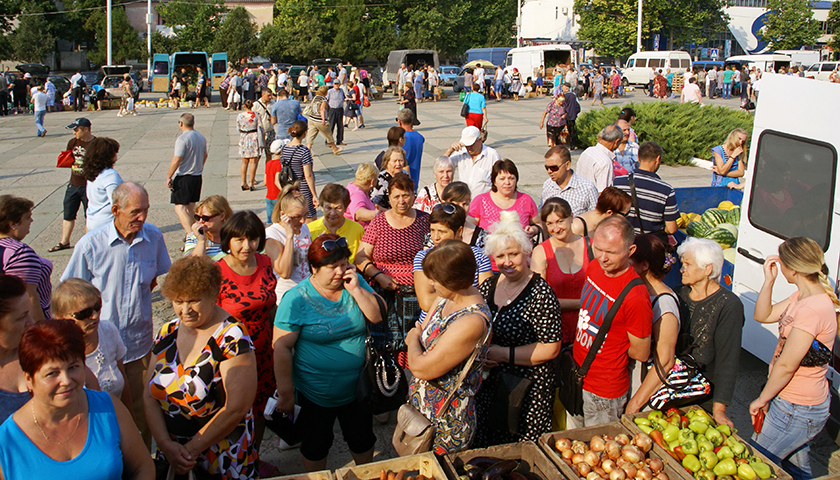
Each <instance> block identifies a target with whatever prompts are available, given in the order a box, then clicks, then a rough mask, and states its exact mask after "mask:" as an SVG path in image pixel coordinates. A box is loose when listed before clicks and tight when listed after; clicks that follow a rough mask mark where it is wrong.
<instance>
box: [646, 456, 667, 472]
mask: <svg viewBox="0 0 840 480" xmlns="http://www.w3.org/2000/svg"><path fill="white" fill-rule="evenodd" d="M648 466H649V467H650V469H651V470H653V473H654V474H657V473H659V472H661V471H662V469H663V468H664V467H665V465H664V464H663V463H662V460H660V459H658V458H651V459H650V460H649V461H648Z"/></svg>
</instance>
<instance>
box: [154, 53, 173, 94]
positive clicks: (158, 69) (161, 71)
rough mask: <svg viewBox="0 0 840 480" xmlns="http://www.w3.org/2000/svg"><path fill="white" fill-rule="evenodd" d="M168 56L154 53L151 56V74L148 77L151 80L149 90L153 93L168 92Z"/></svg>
mask: <svg viewBox="0 0 840 480" xmlns="http://www.w3.org/2000/svg"><path fill="white" fill-rule="evenodd" d="M169 74H170V65H169V55H166V54H165V53H155V54H154V55H152V72H151V73H150V74H149V77H150V78H151V79H152V86H151V90H152V91H153V92H168V91H169Z"/></svg>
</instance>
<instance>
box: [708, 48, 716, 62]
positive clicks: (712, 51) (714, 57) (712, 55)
mask: <svg viewBox="0 0 840 480" xmlns="http://www.w3.org/2000/svg"><path fill="white" fill-rule="evenodd" d="M709 56H710V57H711V58H713V59H715V60H717V58H718V49H717V48H710V49H709Z"/></svg>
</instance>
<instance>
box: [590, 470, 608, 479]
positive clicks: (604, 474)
mask: <svg viewBox="0 0 840 480" xmlns="http://www.w3.org/2000/svg"><path fill="white" fill-rule="evenodd" d="M592 471H593V472H595V473H597V474H598V475H600V476H602V477H604V478H606V477H607V476H608V474H607V472H605V471H604V469H603V468H601V467H592Z"/></svg>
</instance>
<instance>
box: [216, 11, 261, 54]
mask: <svg viewBox="0 0 840 480" xmlns="http://www.w3.org/2000/svg"><path fill="white" fill-rule="evenodd" d="M256 33H257V26H256V25H254V24H253V23H251V19H250V18H249V17H248V11H247V10H245V9H244V8H243V7H235V8H233V9H232V10H231V11H229V12H227V14H226V15H225V19H224V20H223V21H222V24H221V26H219V29H218V30H217V31H216V35H215V36H214V37H213V44H212V49H211V50H210V51H212V52H227V54H228V60H230V61H231V62H234V63H235V62H239V61H240V60H241V59H247V58H248V57H252V56H254V53H255V50H256V41H255V35H256Z"/></svg>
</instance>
